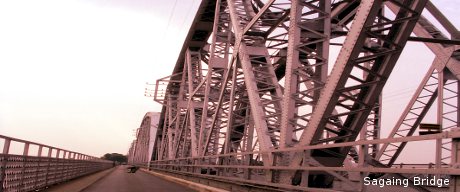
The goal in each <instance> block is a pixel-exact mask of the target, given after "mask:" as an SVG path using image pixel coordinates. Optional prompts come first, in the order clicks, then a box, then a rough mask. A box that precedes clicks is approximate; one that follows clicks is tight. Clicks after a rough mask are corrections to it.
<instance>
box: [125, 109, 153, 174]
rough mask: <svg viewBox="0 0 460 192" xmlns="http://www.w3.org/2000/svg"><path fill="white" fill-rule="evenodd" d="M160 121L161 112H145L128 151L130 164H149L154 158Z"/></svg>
mask: <svg viewBox="0 0 460 192" xmlns="http://www.w3.org/2000/svg"><path fill="white" fill-rule="evenodd" d="M159 121H160V113H159V112H147V113H146V114H145V116H144V118H143V119H142V123H141V125H140V127H139V128H138V129H136V139H135V140H134V141H133V142H132V143H131V147H130V148H129V151H128V163H129V164H136V165H144V166H147V165H148V163H149V162H150V161H151V160H152V153H153V146H154V145H155V138H156V137H155V135H156V133H157V129H158V122H159Z"/></svg>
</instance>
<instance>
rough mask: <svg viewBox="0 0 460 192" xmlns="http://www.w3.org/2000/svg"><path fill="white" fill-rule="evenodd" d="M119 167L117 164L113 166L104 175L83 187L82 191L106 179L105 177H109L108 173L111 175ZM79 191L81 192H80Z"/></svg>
mask: <svg viewBox="0 0 460 192" xmlns="http://www.w3.org/2000/svg"><path fill="white" fill-rule="evenodd" d="M116 169H117V166H116V167H112V168H111V170H109V171H107V173H106V174H104V175H102V177H99V178H97V179H96V180H95V181H93V182H91V183H89V184H88V185H87V186H86V187H83V188H82V189H80V191H84V190H85V189H87V188H88V187H89V186H91V185H92V184H94V183H96V182H98V181H100V180H102V179H104V178H105V177H107V175H110V173H112V172H114V171H115V170H116ZM80 191H79V192H80Z"/></svg>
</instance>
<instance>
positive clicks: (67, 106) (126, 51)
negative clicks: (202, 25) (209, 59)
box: [0, 0, 199, 156]
mask: <svg viewBox="0 0 460 192" xmlns="http://www.w3.org/2000/svg"><path fill="white" fill-rule="evenodd" d="M173 3H174V1H158V0H157V1H147V0H110V1H108V0H40V1H36V0H2V1H0V66H1V67H0V134H3V135H7V136H11V137H17V138H22V139H26V140H31V141H35V142H40V143H43V144H48V145H52V146H57V147H61V148H65V149H69V150H73V151H78V152H82V153H86V154H90V155H95V156H101V155H103V154H104V153H106V152H117V153H122V154H125V153H126V152H127V150H128V147H129V144H130V142H131V140H132V130H133V129H135V128H137V127H139V125H140V123H141V120H142V117H143V116H144V114H145V113H146V112H147V111H159V110H160V106H159V105H158V104H156V103H154V102H153V101H152V99H151V98H147V97H144V87H145V83H146V82H153V81H154V80H156V79H158V78H161V77H164V76H167V75H169V74H170V73H171V72H172V69H173V66H174V63H175V61H176V59H177V55H178V50H180V47H181V46H182V42H183V38H184V36H185V34H186V32H187V31H188V28H189V27H188V25H189V24H190V22H191V20H192V18H193V16H194V15H195V11H196V8H197V6H198V4H199V1H198V0H196V1H179V2H178V3H177V5H176V6H175V10H174V14H172V15H171V12H172V11H173ZM170 16H171V22H170V23H169V25H168V21H169V18H170ZM167 27H168V28H167ZM166 28H167V29H166Z"/></svg>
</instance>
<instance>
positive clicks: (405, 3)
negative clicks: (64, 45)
mask: <svg viewBox="0 0 460 192" xmlns="http://www.w3.org/2000/svg"><path fill="white" fill-rule="evenodd" d="M422 11H424V12H423V14H422ZM433 23H437V24H439V25H435V24H433ZM446 34H447V35H446ZM458 38H460V33H459V31H458V30H457V29H456V28H455V26H454V25H453V24H452V23H451V22H450V21H449V19H447V18H446V17H445V16H444V15H443V14H442V13H441V12H440V11H439V10H438V9H437V8H436V7H435V6H434V5H433V4H432V3H431V2H430V1H428V0H386V1H383V0H366V1H359V0H342V1H341V0H333V1H332V0H324V1H322V0H321V1H320V0H291V1H287V0H216V1H209V0H203V1H202V3H201V5H200V7H199V10H198V12H197V14H196V16H195V19H194V22H193V24H192V26H191V28H190V31H189V33H188V35H187V37H186V40H185V42H184V45H183V47H182V50H181V52H180V54H179V58H178V60H177V63H176V65H175V68H174V71H173V74H172V75H170V76H168V77H165V78H162V79H159V80H158V81H157V82H156V88H155V94H154V100H155V101H157V102H159V103H160V104H162V105H163V109H162V112H161V118H160V123H159V127H158V131H157V134H156V138H155V139H156V141H155V146H154V148H153V155H152V160H153V161H152V162H150V168H151V169H155V170H162V171H168V172H175V173H180V174H189V175H192V176H196V177H207V178H210V179H215V180H227V181H232V182H238V183H241V184H242V185H253V186H263V187H265V188H270V189H274V190H275V189H276V190H314V191H321V190H324V191H329V190H350V191H357V190H366V186H365V185H364V184H363V178H364V177H368V176H369V177H370V178H383V177H398V178H409V179H410V178H412V177H414V176H415V175H423V176H430V175H431V176H432V175H438V176H443V177H452V182H456V175H459V174H460V169H458V168H457V166H456V165H457V163H458V157H457V153H456V151H457V150H456V149H457V146H456V145H457V141H456V139H455V138H458V137H459V136H460V133H459V132H456V129H457V127H459V120H460V118H459V116H460V113H459V112H458V108H459V102H460V98H459V97H458V91H459V87H460V84H459V82H458V80H459V78H460V63H459V62H460V47H459V43H460V41H459V40H458ZM408 41H417V42H420V45H422V46H423V45H424V46H426V47H428V48H429V50H431V52H432V53H433V54H434V56H435V59H434V60H433V62H432V64H431V66H430V67H429V70H428V71H427V73H426V76H425V77H424V78H423V80H422V81H421V82H420V85H419V87H418V89H417V90H416V91H415V93H414V95H413V96H412V99H411V100H410V102H409V103H408V104H407V106H406V108H405V110H404V111H403V112H402V114H400V115H399V117H400V118H399V120H398V121H397V122H396V125H395V126H394V127H393V128H392V129H389V128H385V129H388V130H389V132H390V133H389V135H388V136H387V137H382V135H381V131H382V128H381V126H382V120H384V119H382V110H391V109H387V108H385V105H384V103H382V90H383V88H384V86H385V85H386V82H387V80H388V78H389V77H390V75H391V74H392V72H393V69H394V67H395V65H396V64H397V63H398V60H399V59H400V56H401V54H402V52H403V49H404V47H405V45H406V43H407V42H408ZM333 50H337V51H338V55H337V56H333V54H331V52H333ZM411 54H414V53H411ZM409 64H411V63H409ZM411 65H412V64H411ZM414 65H415V64H414ZM407 78H410V77H407ZM430 110H435V111H436V112H435V114H436V115H435V116H436V117H434V119H435V120H434V121H435V122H434V123H436V124H438V125H440V126H441V127H442V130H441V131H442V132H439V131H438V132H433V133H430V134H427V135H419V134H418V133H417V129H418V127H419V125H420V123H422V122H424V121H425V120H426V119H428V118H432V117H428V116H430V115H427V114H429V111H430ZM416 141H433V142H435V143H436V144H435V145H436V146H435V147H436V152H435V153H434V154H431V155H427V156H430V157H433V158H434V159H435V160H434V161H435V162H434V166H433V167H430V168H429V167H422V168H418V169H414V168H406V167H399V168H394V166H395V163H396V162H397V160H398V158H399V157H400V156H401V154H403V153H407V150H406V151H405V150H404V149H405V148H406V145H407V144H408V143H411V142H416ZM416 154H418V155H420V154H421V153H416ZM412 187H414V188H416V189H417V190H420V191H428V190H429V189H427V188H426V187H424V186H412ZM459 190H460V189H459Z"/></svg>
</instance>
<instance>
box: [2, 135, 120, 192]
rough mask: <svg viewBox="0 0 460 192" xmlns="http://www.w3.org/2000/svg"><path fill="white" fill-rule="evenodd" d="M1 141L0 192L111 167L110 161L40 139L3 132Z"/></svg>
mask: <svg viewBox="0 0 460 192" xmlns="http://www.w3.org/2000/svg"><path fill="white" fill-rule="evenodd" d="M0 141H1V143H2V144H3V146H2V147H3V151H2V153H0V163H1V164H0V183H1V185H0V192H9V191H11V192H27V191H36V190H40V189H44V188H46V187H48V186H51V185H54V184H57V183H62V182H65V181H68V180H71V179H74V178H77V177H80V176H83V175H87V174H91V173H94V172H97V171H100V170H104V169H108V168H111V167H112V162H111V161H106V160H102V159H99V158H97V157H93V156H89V155H85V154H81V153H77V152H73V151H69V150H65V149H60V148H56V147H52V146H48V145H43V144H40V143H35V142H30V141H26V140H22V139H16V138H12V137H7V136H3V135H0ZM13 146H15V147H13ZM18 146H21V148H17V147H18ZM32 149H35V151H34V150H32ZM13 150H16V151H18V150H19V151H21V154H19V155H18V154H12V151H13Z"/></svg>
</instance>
